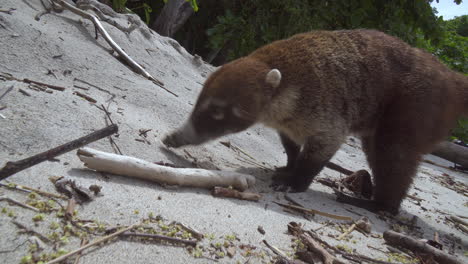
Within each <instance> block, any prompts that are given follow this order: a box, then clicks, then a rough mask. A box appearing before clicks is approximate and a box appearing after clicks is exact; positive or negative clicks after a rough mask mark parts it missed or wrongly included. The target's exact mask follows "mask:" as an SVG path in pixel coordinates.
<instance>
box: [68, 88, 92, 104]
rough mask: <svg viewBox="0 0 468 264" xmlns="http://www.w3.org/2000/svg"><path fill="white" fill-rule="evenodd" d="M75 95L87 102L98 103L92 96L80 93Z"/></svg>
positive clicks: (76, 92)
mask: <svg viewBox="0 0 468 264" xmlns="http://www.w3.org/2000/svg"><path fill="white" fill-rule="evenodd" d="M73 94H75V95H78V96H79V97H81V98H83V99H85V100H86V101H88V102H90V103H93V104H94V103H97V101H96V99H94V98H92V97H91V96H88V95H86V94H83V93H80V92H78V91H75V92H74V93H73Z"/></svg>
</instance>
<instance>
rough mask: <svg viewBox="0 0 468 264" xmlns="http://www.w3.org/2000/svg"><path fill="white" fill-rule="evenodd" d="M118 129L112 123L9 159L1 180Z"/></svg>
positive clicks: (2, 169)
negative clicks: (14, 159)
mask: <svg viewBox="0 0 468 264" xmlns="http://www.w3.org/2000/svg"><path fill="white" fill-rule="evenodd" d="M117 131H118V127H117V125H110V126H108V127H105V128H103V129H101V130H98V131H95V132H93V133H91V134H89V135H87V136H84V137H81V138H78V139H75V140H73V141H70V142H68V143H65V144H63V145H60V146H58V147H56V148H53V149H50V150H47V151H44V152H42V153H39V154H37V155H34V156H32V157H29V158H26V159H22V160H18V161H9V162H7V163H6V164H5V166H3V167H2V168H0V181H1V180H4V179H6V178H8V177H9V176H11V175H13V174H15V173H17V172H19V171H22V170H25V169H27V168H30V167H32V166H34V165H36V164H39V163H41V162H43V161H46V160H50V159H52V158H55V157H56V156H58V155H62V154H64V153H67V152H69V151H71V150H74V149H76V148H79V147H82V146H84V145H86V144H89V143H91V142H94V141H96V140H99V139H101V138H104V137H107V136H110V135H112V134H114V133H116V132H117Z"/></svg>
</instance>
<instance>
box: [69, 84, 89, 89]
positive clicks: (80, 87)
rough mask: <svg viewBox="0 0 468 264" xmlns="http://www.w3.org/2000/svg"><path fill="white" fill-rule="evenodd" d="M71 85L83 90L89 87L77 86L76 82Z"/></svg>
mask: <svg viewBox="0 0 468 264" xmlns="http://www.w3.org/2000/svg"><path fill="white" fill-rule="evenodd" d="M73 87H75V88H78V89H81V90H85V91H88V90H89V88H87V87H82V86H79V85H76V84H74V85H73Z"/></svg>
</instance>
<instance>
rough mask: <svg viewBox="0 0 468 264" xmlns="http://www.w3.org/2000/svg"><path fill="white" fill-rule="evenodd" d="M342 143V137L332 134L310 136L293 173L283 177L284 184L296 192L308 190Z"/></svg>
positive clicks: (296, 161) (299, 155)
mask: <svg viewBox="0 0 468 264" xmlns="http://www.w3.org/2000/svg"><path fill="white" fill-rule="evenodd" d="M341 143H342V138H341V137H333V136H330V135H326V136H322V137H319V136H314V137H310V138H308V139H307V141H306V143H305V144H304V146H303V148H302V150H301V151H300V153H299V154H298V156H297V158H296V160H295V162H294V167H293V169H292V172H291V175H288V177H287V178H285V179H283V182H282V184H284V185H286V186H289V187H291V188H292V191H295V192H303V191H306V190H307V189H308V188H309V186H310V184H311V183H312V180H313V179H314V177H315V176H316V175H317V174H318V173H319V172H320V171H321V170H322V169H323V167H324V166H325V165H326V164H327V162H328V161H329V160H330V159H331V158H332V157H333V155H334V154H335V152H336V151H337V150H338V148H339V147H340V145H341ZM288 161H289V159H288Z"/></svg>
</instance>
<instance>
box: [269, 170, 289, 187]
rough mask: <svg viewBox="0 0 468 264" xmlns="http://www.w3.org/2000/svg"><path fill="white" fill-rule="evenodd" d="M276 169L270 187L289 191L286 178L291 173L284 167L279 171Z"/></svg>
mask: <svg viewBox="0 0 468 264" xmlns="http://www.w3.org/2000/svg"><path fill="white" fill-rule="evenodd" d="M284 168H285V167H284ZM278 169H279V168H278ZM278 169H276V173H275V174H274V175H273V178H272V180H273V182H272V184H271V185H270V187H272V188H273V190H274V191H277V192H286V191H289V189H290V186H288V178H290V177H291V176H292V174H291V173H288V172H287V170H286V169H285V170H281V171H280V170H278Z"/></svg>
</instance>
